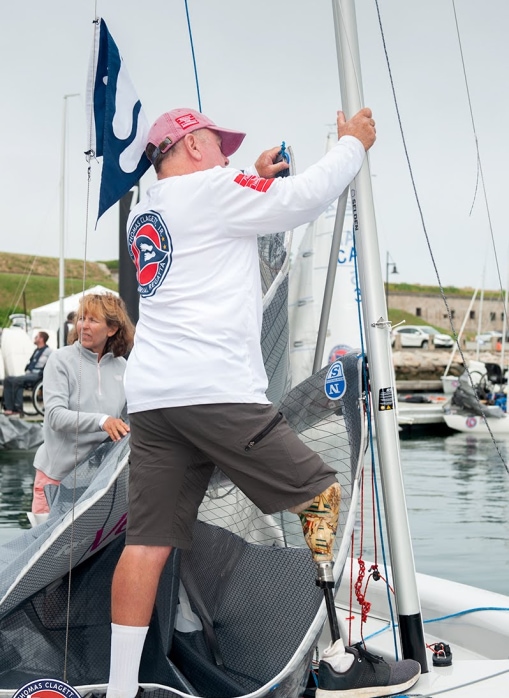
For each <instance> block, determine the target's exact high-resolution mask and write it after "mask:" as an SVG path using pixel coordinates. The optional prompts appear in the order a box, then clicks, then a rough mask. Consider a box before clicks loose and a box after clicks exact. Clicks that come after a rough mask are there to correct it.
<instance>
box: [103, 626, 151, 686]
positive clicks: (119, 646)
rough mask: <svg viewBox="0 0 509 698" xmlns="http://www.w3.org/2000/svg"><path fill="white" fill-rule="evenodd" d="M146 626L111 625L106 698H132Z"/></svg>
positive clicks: (136, 681)
mask: <svg viewBox="0 0 509 698" xmlns="http://www.w3.org/2000/svg"><path fill="white" fill-rule="evenodd" d="M147 630H148V626H147V627H146V628H138V627H134V626H129V625H116V624H115V623H112V624H111V663H110V679H109V682H108V690H107V692H106V698H134V696H135V695H136V693H137V692H138V674H139V671H140V661H141V653H142V652H143V645H144V644H145V637H146V635H147Z"/></svg>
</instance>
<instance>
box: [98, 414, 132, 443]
mask: <svg viewBox="0 0 509 698" xmlns="http://www.w3.org/2000/svg"><path fill="white" fill-rule="evenodd" d="M102 428H103V431H105V432H107V433H108V436H109V437H110V439H111V440H112V441H120V439H121V438H122V437H124V436H125V435H126V434H128V433H129V432H130V431H131V430H130V429H129V426H128V425H127V424H126V423H125V422H124V421H123V420H122V419H119V418H118V417H108V419H107V420H106V421H105V422H104V424H103V426H102Z"/></svg>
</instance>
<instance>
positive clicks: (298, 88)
mask: <svg viewBox="0 0 509 698" xmlns="http://www.w3.org/2000/svg"><path fill="white" fill-rule="evenodd" d="M379 4H380V12H381V20H382V25H383V31H384V34H385V39H386V44H387V51H388V55H389V61H390V67H391V72H392V77H393V80H394V85H395V90H396V98H397V100H398V105H399V110H400V116H401V121H402V126H403V130H404V134H405V138H406V143H407V148H408V154H409V158H410V163H411V167H412V170H413V175H414V179H415V184H416V188H417V194H418V196H419V200H420V205H421V208H422V213H423V217H424V221H425V225H426V228H427V232H428V235H429V240H430V245H431V250H432V253H433V255H434V258H435V262H436V265H437V268H438V272H439V275H440V279H441V281H442V283H443V284H444V285H456V286H473V287H476V286H478V285H480V284H482V275H483V269H484V268H486V273H485V285H486V287H487V288H498V278H497V276H496V271H495V263H494V252H493V249H492V248H491V241H490V227H489V217H488V213H487V210H486V206H485V203H484V196H483V192H482V189H480V188H478V191H477V198H476V200H475V205H474V209H473V212H472V214H470V209H471V207H472V203H473V201H474V196H475V193H476V182H477V178H478V173H477V156H476V147H475V138H474V132H473V128H472V121H471V115H470V108H469V103H468V99H467V91H466V86H465V79H464V76H463V68H462V64H461V56H460V50H459V44H458V37H457V33H456V25H455V20H454V12H453V3H452V0H426V1H425V2H423V1H422V0H379ZM95 5H96V3H94V2H92V1H85V0H80V2H69V0H52V2H50V3H41V2H39V1H36V0H25V1H24V2H19V3H9V4H8V5H7V6H6V7H5V8H4V13H3V31H2V40H1V42H0V60H1V64H2V71H1V75H0V80H1V93H2V95H3V99H2V109H1V110H0V125H1V128H0V157H1V159H2V187H1V189H0V191H1V201H0V203H1V206H0V211H1V216H2V219H1V224H0V231H1V232H0V236H1V237H0V250H1V251H5V252H20V253H24V254H38V255H49V256H58V254H59V206H60V204H59V198H60V197H59V181H60V171H61V153H62V114H63V104H64V95H67V94H72V93H80V96H79V97H73V98H69V99H68V100H67V104H68V125H67V129H66V133H67V148H66V153H67V160H66V161H67V167H66V171H67V177H66V187H67V197H66V235H65V254H66V256H68V257H73V258H83V256H84V254H85V250H86V256H87V258H88V259H89V260H107V259H114V258H117V257H118V244H119V243H118V230H117V211H116V208H117V207H115V210H111V211H110V212H109V213H107V214H106V215H105V216H104V217H103V219H101V221H100V223H99V226H98V228H97V229H96V230H95V229H94V225H93V222H94V221H95V218H96V212H97V191H98V187H99V182H100V166H99V165H98V164H94V166H93V167H92V185H91V194H90V211H89V219H90V222H89V229H88V239H87V236H86V229H87V228H86V212H87V209H86V195H87V166H86V162H85V160H84V156H83V151H84V150H85V149H86V143H87V128H88V126H87V123H86V118H85V90H86V77H87V70H88V61H89V55H90V49H91V45H92V38H93V25H92V20H93V18H94V15H95ZM188 6H189V11H190V17H191V25H192V31H193V40H194V48H195V53H196V60H197V69H198V79H199V85H200V91H201V98H202V108H203V111H204V112H205V113H206V114H207V115H208V116H210V117H211V118H212V119H213V120H214V121H215V122H216V123H218V124H219V125H222V126H225V127H231V128H237V129H239V130H244V131H246V132H247V134H248V135H247V138H246V139H245V141H244V144H243V146H242V147H241V149H240V151H239V153H238V154H236V155H235V156H234V158H233V159H232V164H233V165H236V166H238V167H243V166H246V165H249V164H251V163H252V162H253V161H254V160H255V159H256V157H257V155H258V154H259V153H260V152H261V151H262V150H264V149H266V148H268V147H271V146H273V145H277V144H279V143H280V142H281V141H282V140H284V141H286V143H287V144H289V145H291V146H292V147H293V149H294V152H295V156H296V163H297V170H298V171H302V170H303V169H304V168H305V167H307V166H308V165H310V164H312V163H313V162H314V161H315V160H317V159H318V158H319V157H320V156H321V155H322V154H323V153H324V151H325V144H326V138H327V133H328V130H329V128H330V125H331V124H332V123H334V120H335V112H336V109H338V108H340V107H341V100H340V92H339V82H338V76H337V59H336V46H335V38H334V27H333V21H332V5H331V0H257V2H247V1H246V0H207V1H203V0H201V1H200V0H188ZM455 6H456V12H457V18H458V24H459V30H460V38H461V42H462V48H463V54H464V60H465V66H466V71H467V79H468V82H469V88H470V96H471V101H472V110H473V115H474V120H475V125H476V132H477V138H478V142H479V149H480V156H481V162H482V167H483V173H484V180H485V185H486V190H487V196H488V204H489V214H490V217H491V224H492V228H493V235H494V238H495V243H496V249H497V254H498V256H499V264H500V265H501V273H502V283H503V285H505V284H506V280H507V268H508V245H507V241H508V236H507V231H506V227H507V218H508V216H507V210H506V209H507V200H508V198H509V194H508V187H507V174H506V168H507V163H508V162H509V137H508V126H509V97H508V94H509V90H508V77H507V72H508V67H509V60H508V58H509V42H508V41H507V27H508V26H509V2H507V0H484V2H483V3H480V2H479V0H475V1H474V0H456V5H455ZM356 11H357V24H358V29H359V41H360V49H361V57H362V70H363V84H364V97H365V102H366V105H367V106H370V107H371V108H372V109H373V112H374V116H375V118H376V121H377V133H378V140H377V142H376V144H375V146H374V147H373V149H372V151H371V155H370V163H371V172H372V175H373V180H372V181H373V192H374V203H375V210H376V215H377V226H378V237H379V246H380V256H381V260H382V268H383V276H385V261H386V255H387V253H389V254H390V257H391V259H392V260H394V262H395V263H396V264H397V268H398V271H399V275H397V276H396V275H395V276H392V277H391V280H392V281H394V282H416V283H421V284H436V283H437V277H436V274H435V270H434V268H433V264H432V261H431V256H430V252H429V250H428V245H427V243H426V240H425V237H424V233H423V229H422V224H421V219H420V215H419V211H418V207H417V204H416V199H415V196H414V193H413V189H412V186H411V181H410V176H409V171H408V166H407V163H406V159H405V156H404V149H403V144H402V139H401V136H400V131H399V126H398V120H397V115H396V110H395V106H394V101H393V96H392V93H391V85H390V80H389V74H388V69H387V65H386V61H385V56H384V52H383V46H382V39H381V32H380V28H379V24H378V17H377V12H376V5H375V3H374V1H373V0H358V1H357V4H356ZM97 12H98V14H99V15H100V16H102V17H103V18H104V19H105V21H106V23H107V25H108V28H109V30H110V32H111V34H112V35H113V37H114V39H115V41H116V42H117V45H118V47H119V49H120V52H121V54H122V55H123V58H124V60H125V62H126V66H127V69H128V71H129V74H130V76H131V79H132V81H133V83H134V85H135V87H136V89H137V92H138V95H139V97H140V99H141V101H142V104H143V106H144V109H145V112H146V114H147V117H148V119H149V121H150V122H152V121H153V120H154V119H155V118H156V117H157V116H159V114H160V113H162V112H163V111H166V110H168V109H171V108H174V107H178V106H189V107H193V108H197V107H198V102H197V93H196V84H195V78H194V72H193V64H192V56H191V50H190V42H189V34H188V28H187V21H186V15H185V3H184V0H144V2H143V3H140V2H139V1H136V2H134V0H100V1H99V2H98V3H97ZM151 181H153V175H152V173H150V174H147V175H146V176H145V177H144V179H143V180H142V188H146V186H148V184H150V182H151Z"/></svg>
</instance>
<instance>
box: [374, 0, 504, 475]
mask: <svg viewBox="0 0 509 698" xmlns="http://www.w3.org/2000/svg"><path fill="white" fill-rule="evenodd" d="M375 6H376V11H377V15H378V24H379V27H380V36H381V39H382V44H383V48H384V53H385V60H386V63H387V71H388V73H389V79H390V82H391V90H392V97H393V100H394V107H395V109H396V115H397V118H398V124H399V130H400V133H401V139H402V143H403V149H404V152H405V158H406V161H407V166H408V171H409V174H410V181H411V183H412V189H413V192H414V197H415V201H416V204H417V209H418V211H419V217H420V219H421V225H422V230H423V232H424V237H425V239H426V244H427V247H428V250H429V254H430V258H431V263H432V264H433V268H434V270H435V275H436V277H437V280H438V285H439V288H440V295H441V296H442V300H443V302H444V305H445V308H446V310H447V317H448V319H449V325H450V327H451V330H452V333H453V336H454V340H455V342H456V346H457V347H458V353H459V354H460V356H461V360H462V362H463V365H464V366H465V367H466V366H467V364H468V362H467V361H466V359H465V355H464V354H463V350H462V348H461V346H460V343H459V340H458V333H457V332H456V328H455V327H454V321H453V318H452V313H451V309H450V308H449V303H448V301H447V297H446V295H445V292H444V287H443V285H442V280H441V278H440V274H439V273H438V267H437V265H436V261H435V257H434V255H433V250H432V249H431V242H430V239H429V236H428V230H427V227H426V222H425V220H424V214H423V211H422V207H421V201H420V199H419V195H418V193H417V186H416V184H415V178H414V173H413V169H412V164H411V162H410V155H409V153H408V148H407V144H406V138H405V134H404V131H403V122H402V120H401V114H400V111H399V105H398V100H397V97H396V88H395V86H394V80H393V77H392V70H391V64H390V60H389V53H388V51H387V43H386V41H385V34H384V30H383V26H382V17H381V15H380V7H379V3H378V0H375ZM467 372H468V369H467ZM468 375H469V377H470V373H469V372H468ZM470 383H471V384H472V388H474V386H473V383H472V379H471V378H470ZM474 392H475V389H474ZM483 418H484V423H485V424H486V428H487V430H488V432H489V434H490V436H491V439H492V441H493V444H494V446H495V450H496V451H497V453H498V455H499V458H500V461H501V462H502V464H503V466H504V468H505V470H506V472H507V473H508V474H509V466H508V464H507V462H506V460H505V459H504V456H503V455H502V452H501V451H500V448H499V446H498V443H497V442H496V440H495V437H494V435H493V432H492V430H491V427H490V425H489V424H488V420H487V418H486V416H484V417H483Z"/></svg>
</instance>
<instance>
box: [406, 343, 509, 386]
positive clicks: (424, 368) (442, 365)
mask: <svg viewBox="0 0 509 698" xmlns="http://www.w3.org/2000/svg"><path fill="white" fill-rule="evenodd" d="M451 351H452V350H451V349H431V350H424V349H399V350H396V351H393V353H392V359H393V364H394V372H395V375H396V381H413V382H415V381H439V380H440V377H441V376H442V375H443V374H444V371H445V369H446V367H447V364H448V363H449V360H450V358H451ZM463 357H464V359H465V361H466V362H468V361H472V360H476V352H475V351H465V350H463ZM500 358H501V357H500V352H487V351H482V352H480V354H479V361H483V362H486V361H487V362H492V363H498V364H499V363H500ZM508 358H509V357H507V354H506V355H505V357H504V363H505V364H506V366H507V363H508V361H507V359H508ZM462 372H463V360H462V357H461V355H460V354H459V352H458V351H456V352H455V354H454V359H453V362H452V364H451V367H450V369H449V374H450V375H453V376H459V375H460V374H461V373H462Z"/></svg>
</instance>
